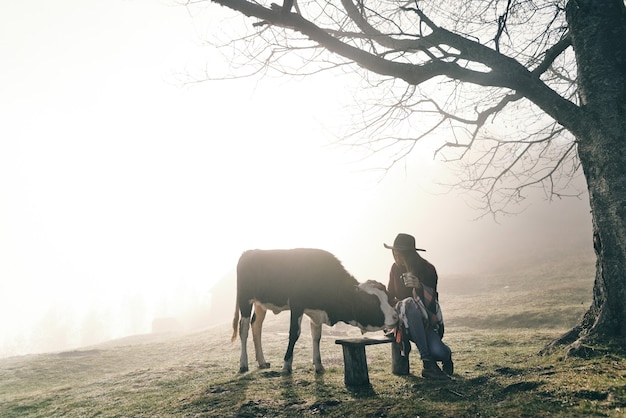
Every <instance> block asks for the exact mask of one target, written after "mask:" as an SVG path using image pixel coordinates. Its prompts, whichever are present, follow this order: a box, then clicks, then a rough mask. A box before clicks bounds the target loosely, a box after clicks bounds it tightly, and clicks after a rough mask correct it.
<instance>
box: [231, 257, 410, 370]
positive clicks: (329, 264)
mask: <svg viewBox="0 0 626 418" xmlns="http://www.w3.org/2000/svg"><path fill="white" fill-rule="evenodd" d="M253 305H254V316H253V317H252V321H251V319H250V315H251V313H252V306H253ZM268 309H270V310H272V311H273V312H274V313H275V314H276V313H278V312H281V311H284V310H289V309H290V310H291V322H290V327H289V345H288V346H287V352H286V354H285V358H284V364H283V369H282V372H283V373H291V371H292V362H293V349H294V345H295V343H296V341H297V340H298V337H299V336H300V325H301V322H302V315H303V314H306V315H307V316H308V317H309V318H311V335H312V337H313V364H314V365H315V371H316V372H317V373H323V372H324V367H323V366H322V359H321V355H320V339H321V336H322V324H327V325H334V324H336V323H337V322H339V321H342V322H345V323H348V324H351V325H354V326H357V327H359V328H361V329H362V330H363V331H377V330H380V329H383V328H391V327H393V326H394V325H395V324H396V322H397V320H398V316H397V313H396V311H395V309H394V307H393V306H392V305H391V304H390V301H389V295H388V294H387V291H386V289H385V286H384V285H383V284H381V283H378V282H375V281H367V282H365V283H359V282H358V281H357V280H356V279H355V278H354V277H352V276H351V275H350V274H349V273H348V272H347V271H346V270H345V269H344V267H343V266H342V265H341V263H340V262H339V260H337V258H335V256H334V255H332V254H330V253H329V252H326V251H323V250H318V249H311V248H296V249H291V250H250V251H246V252H244V253H243V254H242V256H241V258H240V259H239V263H238V264H237V307H236V309H235V317H234V319H233V336H232V341H234V340H235V339H236V338H237V326H238V325H239V336H240V338H241V358H240V363H239V371H240V372H241V373H243V372H246V371H248V353H247V349H246V343H247V340H248V329H249V328H250V323H251V322H252V339H253V341H254V348H255V352H256V359H257V361H258V363H259V367H260V368H262V369H263V368H267V367H269V363H267V362H266V361H265V357H263V349H262V347H261V329H262V326H263V320H264V319H265V314H266V312H267V310H268ZM239 312H241V321H240V320H239Z"/></svg>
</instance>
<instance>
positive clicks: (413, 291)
mask: <svg viewBox="0 0 626 418" xmlns="http://www.w3.org/2000/svg"><path fill="white" fill-rule="evenodd" d="M383 245H384V246H385V248H389V249H391V250H392V254H393V258H394V260H395V262H394V264H393V265H392V266H391V271H390V273H389V285H388V286H387V288H388V290H389V294H390V295H391V296H392V297H393V298H394V302H395V303H396V308H397V309H398V311H399V313H400V318H401V322H402V324H404V328H405V330H406V331H408V337H409V339H410V340H411V341H413V342H414V343H415V345H417V349H418V351H419V353H420V356H421V359H422V362H423V364H424V368H423V370H422V376H423V377H426V378H432V379H448V378H449V377H448V376H451V375H452V373H454V363H453V362H452V352H451V351H450V348H449V347H448V346H447V345H445V344H444V343H443V342H442V341H441V338H443V331H444V330H443V320H442V319H441V313H440V312H438V306H439V303H438V300H437V299H438V295H437V279H438V278H437V271H436V270H435V267H434V266H433V265H432V264H430V263H429V262H428V261H426V260H425V259H423V258H422V257H421V256H420V255H419V254H418V253H417V252H418V251H425V250H422V249H419V248H415V238H414V237H413V236H411V235H408V234H398V236H397V237H396V239H395V240H394V242H393V245H387V244H383ZM400 328H402V325H400ZM400 332H402V330H400ZM408 349H409V350H410V346H408ZM407 351H408V350H407ZM407 354H408V353H407ZM437 361H441V362H443V371H442V370H441V369H440V368H439V366H438V365H437Z"/></svg>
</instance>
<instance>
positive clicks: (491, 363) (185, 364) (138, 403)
mask: <svg viewBox="0 0 626 418" xmlns="http://www.w3.org/2000/svg"><path fill="white" fill-rule="evenodd" d="M592 275H593V266H590V265H589V263H588V260H584V259H581V258H576V257H574V258H570V259H568V260H560V261H559V260H556V261H554V260H553V261H552V262H550V263H544V264H540V265H535V266H534V267H532V268H529V266H525V267H520V270H517V271H513V270H511V269H508V271H504V272H496V273H493V274H489V275H484V276H481V277H450V278H446V279H445V281H442V283H441V288H440V291H441V294H442V305H443V309H444V314H445V317H446V321H447V327H446V330H447V331H446V336H445V340H446V342H447V343H448V344H449V345H450V346H451V348H452V349H453V351H454V356H455V363H456V374H455V376H454V380H453V381H451V382H443V383H432V382H429V381H426V380H424V379H422V378H421V377H419V376H420V371H421V365H420V363H419V361H418V358H417V356H416V355H415V353H416V351H413V354H412V355H411V370H412V372H413V374H412V375H410V376H394V375H392V374H391V373H390V353H389V347H388V346H373V347H368V349H367V356H368V361H369V365H370V366H369V367H370V380H371V386H369V387H365V388H347V387H345V385H344V384H343V360H342V354H341V349H340V347H339V346H337V345H335V344H334V339H335V338H336V336H338V335H355V336H357V335H359V331H358V330H357V329H355V328H352V327H349V326H346V325H337V326H335V327H333V328H327V327H325V328H324V337H323V341H322V360H323V362H324V365H325V366H326V369H327V372H326V374H324V375H323V376H316V375H315V374H314V373H313V368H312V365H311V342H310V334H309V330H308V326H307V324H306V320H305V321H304V323H303V333H302V336H301V338H300V340H299V342H298V344H297V346H296V352H295V360H294V373H293V375H291V376H282V375H281V374H280V366H281V359H282V356H283V354H284V350H285V348H286V342H287V329H288V327H287V323H286V321H287V320H288V314H287V313H282V314H280V315H277V316H274V315H268V318H267V320H266V327H265V328H264V348H265V354H266V358H267V359H268V360H269V361H270V362H272V367H271V368H270V369H268V370H258V369H256V367H255V365H254V363H251V365H252V367H251V372H249V373H247V374H243V375H240V374H238V373H237V370H238V361H239V342H238V341H237V342H235V343H233V344H231V343H230V336H231V332H232V330H231V329H230V326H229V324H220V325H215V326H212V327H210V328H207V329H204V330H202V331H200V332H196V333H192V334H155V335H140V336H135V337H129V338H125V339H121V340H116V341H111V342H109V343H106V344H100V345H97V346H93V347H86V348H84V349H80V350H75V351H67V352H60V353H49V354H42V355H31V356H22V357H12V358H7V359H3V360H0V416H2V417H52V416H69V417H83V416H101V417H112V416H133V417H137V416H150V417H154V416H158V417H169V416H190V417H191V416H194V417H204V416H206V417H224V416H237V417H262V416H318V415H325V416H332V417H337V416H372V417H373V416H376V417H404V416H420V417H430V416H432V417H435V416H450V417H458V416H563V417H566V416H567V417H570V416H622V414H623V411H625V409H624V408H625V407H626V362H625V359H624V357H622V356H617V355H614V354H610V355H608V354H604V353H602V352H598V353H597V356H595V357H592V358H589V359H568V360H567V361H564V360H563V359H562V358H560V357H559V356H558V355H553V356H548V357H541V356H539V355H537V352H538V351H539V350H540V349H541V348H542V347H543V346H544V345H545V344H546V343H547V342H548V341H550V340H551V339H552V338H555V337H556V336H558V335H559V334H560V333H561V332H563V331H565V330H566V329H567V328H568V327H570V326H572V325H573V324H574V323H575V322H576V321H577V320H578V319H579V317H580V315H582V313H583V312H584V311H585V309H586V307H587V306H588V304H589V303H590V301H591V285H592V281H593V279H592ZM249 344H250V346H251V345H252V343H251V341H249ZM251 360H253V359H251Z"/></svg>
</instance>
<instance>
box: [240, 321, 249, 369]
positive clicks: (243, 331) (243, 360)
mask: <svg viewBox="0 0 626 418" xmlns="http://www.w3.org/2000/svg"><path fill="white" fill-rule="evenodd" d="M249 328H250V316H248V317H245V316H242V317H241V320H240V321H239V338H240V339H241V357H240V358H239V373H245V372H247V371H248V350H247V344H248V329H249Z"/></svg>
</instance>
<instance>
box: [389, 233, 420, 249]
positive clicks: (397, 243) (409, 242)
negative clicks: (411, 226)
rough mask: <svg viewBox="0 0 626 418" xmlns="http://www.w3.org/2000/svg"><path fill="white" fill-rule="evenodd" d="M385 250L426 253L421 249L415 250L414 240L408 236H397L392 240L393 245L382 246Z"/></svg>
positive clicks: (411, 236)
mask: <svg viewBox="0 0 626 418" xmlns="http://www.w3.org/2000/svg"><path fill="white" fill-rule="evenodd" d="M383 245H384V246H385V248H388V249H390V250H397V251H426V250H423V249H421V248H415V238H413V235H409V234H398V236H397V237H396V239H394V240H393V245H387V244H384V243H383Z"/></svg>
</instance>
